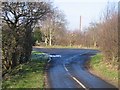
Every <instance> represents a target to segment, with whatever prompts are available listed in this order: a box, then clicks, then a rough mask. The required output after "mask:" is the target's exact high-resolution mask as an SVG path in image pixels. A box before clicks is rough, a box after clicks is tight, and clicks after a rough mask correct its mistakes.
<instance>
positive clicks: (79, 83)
mask: <svg viewBox="0 0 120 90" xmlns="http://www.w3.org/2000/svg"><path fill="white" fill-rule="evenodd" d="M72 78H73V79H74V80H75V81H76V82H77V83H78V84H79V85H81V86H82V87H83V88H86V87H85V86H84V85H83V84H82V83H81V82H80V81H78V80H77V79H76V78H75V77H72Z"/></svg>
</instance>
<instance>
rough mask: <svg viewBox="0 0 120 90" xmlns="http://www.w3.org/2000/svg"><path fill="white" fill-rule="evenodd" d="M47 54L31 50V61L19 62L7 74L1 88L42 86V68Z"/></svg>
mask: <svg viewBox="0 0 120 90" xmlns="http://www.w3.org/2000/svg"><path fill="white" fill-rule="evenodd" d="M47 60H48V56H47V55H46V54H43V53H41V52H36V51H33V52H32V55H31V61H29V62H27V63H25V64H21V65H19V66H17V67H15V68H14V69H12V70H11V71H10V73H8V74H7V76H6V77H7V78H4V79H3V81H2V88H3V89H5V90H6V88H44V69H45V65H46V62H47Z"/></svg>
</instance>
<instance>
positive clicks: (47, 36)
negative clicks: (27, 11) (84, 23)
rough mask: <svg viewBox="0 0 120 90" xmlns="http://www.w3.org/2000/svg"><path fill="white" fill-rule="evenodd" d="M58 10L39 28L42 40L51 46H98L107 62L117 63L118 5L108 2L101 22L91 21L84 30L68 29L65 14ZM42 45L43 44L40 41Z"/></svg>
mask: <svg viewBox="0 0 120 90" xmlns="http://www.w3.org/2000/svg"><path fill="white" fill-rule="evenodd" d="M56 12H57V13H54V15H53V16H50V17H49V18H48V19H47V20H45V21H44V22H43V25H42V27H41V28H39V30H38V32H40V33H41V38H40V37H39V38H38V40H42V41H43V43H44V45H50V46H51V45H62V46H81V47H82V46H84V47H95V48H96V47H97V48H100V50H101V51H102V52H103V53H104V55H105V60H106V62H108V63H110V64H111V63H112V64H115V65H116V64H117V62H118V51H117V50H118V28H117V26H118V21H117V20H118V12H117V7H116V5H113V4H112V5H111V4H110V3H108V6H107V8H106V10H105V12H104V13H103V16H102V17H101V19H100V20H99V22H92V23H90V25H89V27H87V28H84V30H83V32H82V31H80V30H74V31H69V30H67V28H66V20H65V18H64V15H63V14H62V13H61V12H60V11H58V10H57V11H56ZM35 32H36V31H35ZM35 32H34V34H35ZM39 42H41V41H39ZM40 45H42V44H41V43H40Z"/></svg>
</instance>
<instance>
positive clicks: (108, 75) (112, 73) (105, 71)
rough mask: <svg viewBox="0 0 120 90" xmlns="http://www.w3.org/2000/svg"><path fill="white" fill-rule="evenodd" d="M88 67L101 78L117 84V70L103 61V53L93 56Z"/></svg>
mask: <svg viewBox="0 0 120 90" xmlns="http://www.w3.org/2000/svg"><path fill="white" fill-rule="evenodd" d="M89 65H90V68H91V69H92V71H94V72H95V74H98V76H100V77H101V78H103V79H106V80H107V81H110V83H112V84H113V85H115V86H118V71H117V70H113V69H111V68H110V67H109V65H107V64H106V63H105V62H104V61H103V55H102V54H100V53H99V54H97V55H95V56H93V57H92V58H91V60H90V62H89Z"/></svg>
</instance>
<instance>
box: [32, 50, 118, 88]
mask: <svg viewBox="0 0 120 90" xmlns="http://www.w3.org/2000/svg"><path fill="white" fill-rule="evenodd" d="M34 50H36V51H42V52H45V53H47V54H49V55H52V56H55V55H58V56H59V57H52V59H51V61H50V62H49V64H50V67H49V69H48V72H47V74H48V81H49V87H50V88H53V89H57V88H71V89H72V90H74V89H75V90H76V89H80V88H84V90H89V89H90V88H102V89H101V90H103V89H104V90H106V89H107V90H117V89H115V87H114V86H113V85H111V84H109V83H107V82H106V81H104V80H102V79H100V78H98V77H97V76H94V75H92V74H91V73H89V72H88V71H87V69H86V68H85V62H86V61H87V60H90V59H89V58H90V56H92V55H95V54H96V53H98V52H99V51H97V50H92V49H55V48H52V49H45V48H34ZM108 88H109V89H108Z"/></svg>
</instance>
